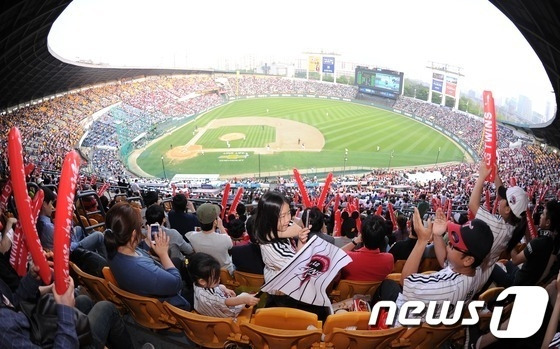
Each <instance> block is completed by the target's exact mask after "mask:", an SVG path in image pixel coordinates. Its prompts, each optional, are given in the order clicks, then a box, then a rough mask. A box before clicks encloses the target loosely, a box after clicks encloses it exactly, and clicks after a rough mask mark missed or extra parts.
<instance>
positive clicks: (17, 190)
mask: <svg viewBox="0 0 560 349" xmlns="http://www.w3.org/2000/svg"><path fill="white" fill-rule="evenodd" d="M8 155H9V159H8V160H9V164H10V173H11V174H10V176H11V179H12V185H13V192H14V200H15V202H16V207H17V210H18V213H19V222H20V224H21V227H22V229H23V233H24V234H25V241H26V242H27V248H29V251H30V252H31V257H32V258H33V262H34V263H35V265H37V266H38V267H39V275H40V276H41V279H42V280H43V282H44V283H45V284H47V285H48V284H50V282H51V271H50V269H49V265H48V264H47V259H46V258H45V255H44V254H43V248H42V247H41V242H40V241H39V236H38V235H37V228H36V227H35V224H34V222H33V220H34V219H33V217H32V215H33V214H32V213H31V199H30V198H29V195H28V194H27V183H26V182H25V172H24V169H23V149H22V145H21V134H20V133H19V130H18V129H17V127H12V128H11V129H10V132H9V133H8Z"/></svg>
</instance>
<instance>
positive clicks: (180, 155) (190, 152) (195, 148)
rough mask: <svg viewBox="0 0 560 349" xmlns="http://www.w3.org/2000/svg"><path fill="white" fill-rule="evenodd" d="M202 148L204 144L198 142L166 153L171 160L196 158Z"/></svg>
mask: <svg viewBox="0 0 560 349" xmlns="http://www.w3.org/2000/svg"><path fill="white" fill-rule="evenodd" d="M201 150H202V146H201V145H198V144H195V145H189V146H180V147H175V148H173V149H171V150H169V151H168V152H167V153H166V154H165V155H166V156H167V157H168V158H169V159H171V160H185V159H192V158H194V157H195V156H197V155H198V153H199V152H200V151H201Z"/></svg>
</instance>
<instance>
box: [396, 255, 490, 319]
mask: <svg viewBox="0 0 560 349" xmlns="http://www.w3.org/2000/svg"><path fill="white" fill-rule="evenodd" d="M491 272H492V269H488V270H485V271H484V272H483V271H482V269H480V267H478V268H476V272H475V275H474V276H468V275H465V274H460V273H457V272H454V271H453V270H452V269H451V267H450V266H447V267H445V268H444V269H442V270H440V271H438V272H435V273H432V274H412V275H410V276H409V277H407V278H406V279H405V280H404V284H403V291H402V293H400V294H399V296H398V298H397V301H396V303H397V307H398V308H399V309H400V308H401V306H402V305H403V304H404V303H405V302H407V301H421V302H423V303H425V304H426V309H427V307H428V303H429V302H430V301H436V302H437V303H438V305H441V304H442V303H443V302H444V301H449V302H451V304H456V303H457V302H458V301H465V302H468V301H471V300H472V297H473V295H474V294H475V293H476V292H477V291H478V290H479V289H480V288H481V287H482V286H483V285H484V283H485V282H486V280H487V279H488V277H489V276H490V273H491ZM439 313H440V307H438V308H437V312H436V314H435V316H436V317H437V316H439ZM450 316H451V315H448V317H450ZM417 317H420V316H417V315H412V314H409V315H408V316H407V318H417ZM420 318H421V319H422V321H423V322H424V321H425V320H426V319H425V312H424V313H423V314H422V316H421V317H420ZM397 322H398V321H397ZM397 325H400V324H398V323H397Z"/></svg>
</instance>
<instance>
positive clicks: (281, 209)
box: [254, 191, 328, 320]
mask: <svg viewBox="0 0 560 349" xmlns="http://www.w3.org/2000/svg"><path fill="white" fill-rule="evenodd" d="M254 229H255V235H256V237H257V240H258V242H259V245H260V248H261V254H262V258H263V262H264V280H265V282H269V281H270V280H272V278H274V276H276V274H278V272H279V271H280V270H282V268H283V267H284V266H285V265H287V264H288V263H290V262H291V260H292V259H293V258H294V256H295V254H296V252H297V251H298V250H299V249H300V248H301V247H302V246H303V244H305V242H306V241H307V235H308V234H309V228H308V227H306V228H302V227H300V226H299V225H297V224H295V223H293V222H292V221H291V213H290V203H289V201H288V200H287V199H286V197H285V196H284V195H282V194H281V193H279V192H275V191H269V192H267V193H266V194H264V195H263V196H262V198H261V200H260V201H259V204H258V206H257V213H256V215H255V225H254ZM295 236H297V237H298V241H297V243H296V242H295V241H293V239H291V237H295ZM266 306H267V307H290V308H297V309H303V310H306V311H309V312H312V313H315V314H317V316H318V317H319V319H320V320H325V319H326V317H327V315H328V309H327V308H325V307H318V306H314V305H310V304H306V303H302V302H299V301H297V300H295V299H293V298H290V297H289V296H286V295H284V294H282V293H281V292H280V291H278V290H277V291H273V292H270V293H269V295H268V298H267V304H266Z"/></svg>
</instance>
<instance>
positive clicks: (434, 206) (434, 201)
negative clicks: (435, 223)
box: [432, 197, 439, 212]
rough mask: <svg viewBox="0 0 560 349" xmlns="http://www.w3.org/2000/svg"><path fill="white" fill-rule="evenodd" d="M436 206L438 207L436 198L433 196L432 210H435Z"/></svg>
mask: <svg viewBox="0 0 560 349" xmlns="http://www.w3.org/2000/svg"><path fill="white" fill-rule="evenodd" d="M438 207H439V203H438V200H437V198H435V197H433V198H432V210H433V211H434V212H436V211H437V209H438Z"/></svg>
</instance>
